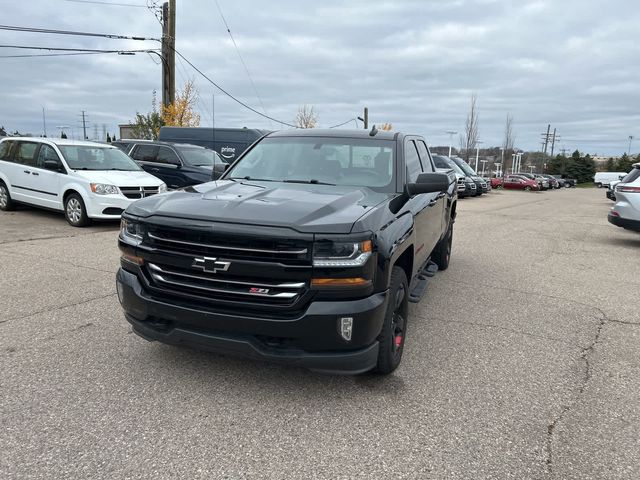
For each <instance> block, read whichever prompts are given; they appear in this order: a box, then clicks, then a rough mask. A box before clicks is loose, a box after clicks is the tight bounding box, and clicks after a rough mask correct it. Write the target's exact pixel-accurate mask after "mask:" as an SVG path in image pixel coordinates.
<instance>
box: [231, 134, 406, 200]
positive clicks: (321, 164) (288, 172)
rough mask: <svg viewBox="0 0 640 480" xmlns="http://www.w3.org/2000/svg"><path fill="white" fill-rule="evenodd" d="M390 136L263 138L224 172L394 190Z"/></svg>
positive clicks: (278, 179) (262, 177) (294, 181)
mask: <svg viewBox="0 0 640 480" xmlns="http://www.w3.org/2000/svg"><path fill="white" fill-rule="evenodd" d="M394 156H395V142H393V141H392V140H375V139H371V140H370V139H362V138H329V137H280V138H269V137H267V138H265V139H263V140H262V141H261V142H260V143H258V144H257V145H256V146H255V147H253V148H252V149H251V150H250V151H249V152H247V154H246V155H245V156H244V157H242V159H241V160H240V161H239V162H238V163H237V164H236V165H235V167H233V169H232V170H230V171H229V172H228V173H227V174H226V175H225V177H224V178H227V179H228V178H237V179H239V178H242V179H247V180H263V181H273V182H291V183H318V184H330V185H349V186H355V187H371V188H372V189H374V190H377V191H383V192H392V191H395V185H394V183H393V178H394V174H393V165H394Z"/></svg>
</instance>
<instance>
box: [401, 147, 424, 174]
mask: <svg viewBox="0 0 640 480" xmlns="http://www.w3.org/2000/svg"><path fill="white" fill-rule="evenodd" d="M404 158H405V163H406V165H407V182H408V183H415V182H416V180H417V179H418V175H420V174H421V173H422V165H420V157H419V156H418V150H416V144H415V143H414V142H413V140H409V141H408V142H407V143H405V148H404Z"/></svg>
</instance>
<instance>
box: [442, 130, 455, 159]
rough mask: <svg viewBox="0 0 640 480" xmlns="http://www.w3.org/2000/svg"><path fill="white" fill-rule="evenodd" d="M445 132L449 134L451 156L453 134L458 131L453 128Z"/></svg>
mask: <svg viewBox="0 0 640 480" xmlns="http://www.w3.org/2000/svg"><path fill="white" fill-rule="evenodd" d="M445 133H448V134H449V156H451V146H452V145H453V136H454V135H455V134H456V133H458V132H454V131H453V130H447V131H446V132H445Z"/></svg>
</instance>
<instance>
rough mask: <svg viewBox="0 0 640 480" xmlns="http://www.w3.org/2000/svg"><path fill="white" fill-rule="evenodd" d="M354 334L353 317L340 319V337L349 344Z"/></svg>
mask: <svg viewBox="0 0 640 480" xmlns="http://www.w3.org/2000/svg"><path fill="white" fill-rule="evenodd" d="M352 332H353V317H342V318H340V336H341V337H342V338H344V339H345V340H346V341H347V342H350V341H351V333H352Z"/></svg>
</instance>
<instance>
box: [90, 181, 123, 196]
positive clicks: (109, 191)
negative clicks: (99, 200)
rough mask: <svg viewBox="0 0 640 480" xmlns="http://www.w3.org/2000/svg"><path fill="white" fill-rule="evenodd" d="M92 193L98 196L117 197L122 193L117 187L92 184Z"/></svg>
mask: <svg viewBox="0 0 640 480" xmlns="http://www.w3.org/2000/svg"><path fill="white" fill-rule="evenodd" d="M91 191H92V192H93V193H96V194H98V195H117V194H118V193H120V190H118V187H116V186H115V185H107V184H105V183H92V184H91Z"/></svg>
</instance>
